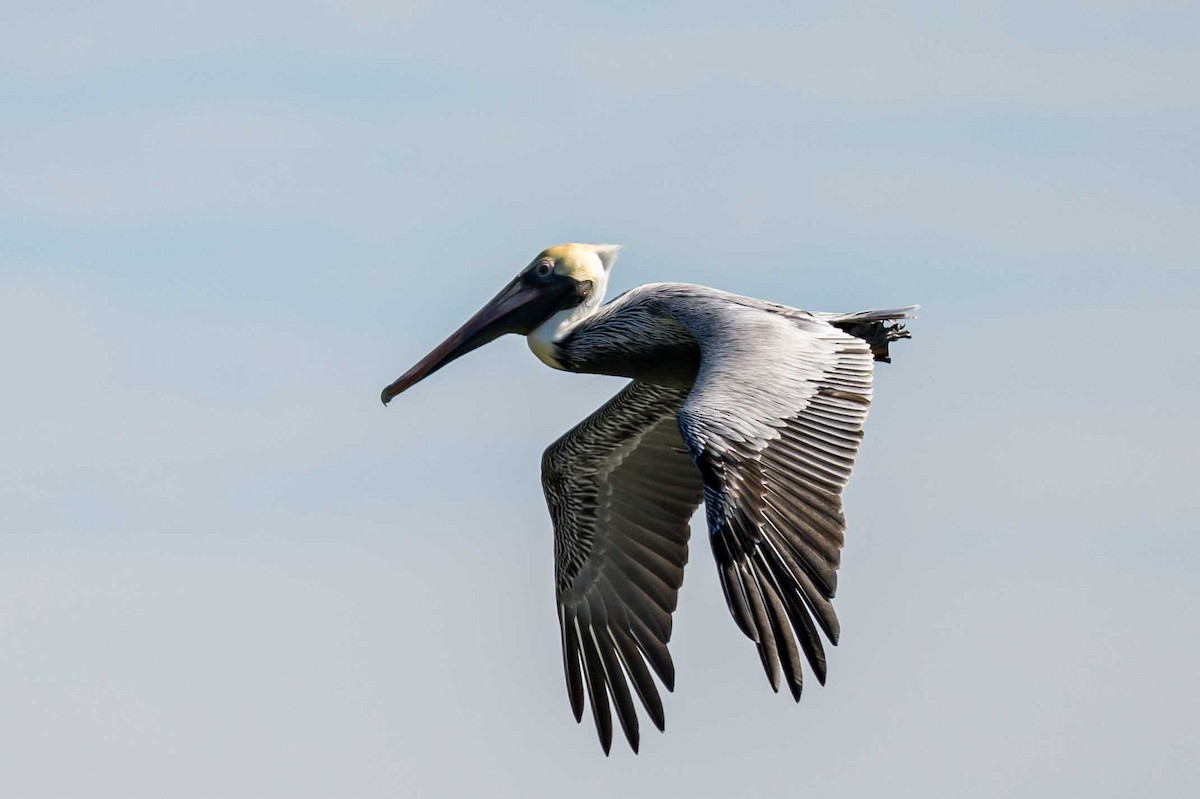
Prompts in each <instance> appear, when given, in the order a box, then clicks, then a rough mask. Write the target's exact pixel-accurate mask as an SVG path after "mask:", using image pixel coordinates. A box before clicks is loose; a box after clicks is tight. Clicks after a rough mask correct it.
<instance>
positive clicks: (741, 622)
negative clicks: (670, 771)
mask: <svg viewBox="0 0 1200 799" xmlns="http://www.w3.org/2000/svg"><path fill="white" fill-rule="evenodd" d="M619 249H620V247H619V246H618V245H608V244H562V245H559V246H557V247H551V248H549V249H547V250H544V251H542V252H541V253H540V254H539V255H538V256H537V257H536V258H534V259H533V261H532V262H531V263H530V264H529V265H528V266H527V267H525V268H524V269H523V270H521V272H520V273H519V274H518V275H517V276H516V277H515V278H513V280H512V281H511V282H510V283H509V284H508V285H507V286H505V287H504V288H503V289H502V290H501V291H500V293H499V294H497V295H496V296H495V297H494V298H493V299H492V301H491V302H489V303H488V304H487V305H485V306H484V307H483V308H482V309H480V311H479V312H478V313H476V314H475V315H474V316H472V317H471V318H470V319H469V320H468V321H467V322H466V323H465V324H464V325H463V326H462V327H461V328H459V329H458V330H457V331H455V332H454V333H453V334H451V336H450V337H449V338H448V339H446V340H445V341H444V342H443V343H442V344H440V345H438V346H437V347H436V348H435V349H434V350H433V351H432V352H430V353H429V355H427V356H425V358H423V359H422V360H421V361H420V362H419V363H417V364H416V365H415V366H413V367H412V368H411V369H409V370H408V371H407V372H405V373H404V374H403V375H402V376H401V377H400V378H399V379H397V380H396V381H395V382H394V383H392V384H391V385H389V386H388V387H387V388H385V389H384V390H383V394H382V399H383V402H384V404H385V405H386V404H387V403H388V402H389V401H390V400H391V399H392V398H394V397H395V396H396V395H398V394H400V393H401V392H403V391H405V390H406V389H408V388H410V387H412V386H413V385H414V384H416V383H418V382H419V381H421V380H423V379H424V378H426V377H428V376H429V375H431V374H433V373H434V372H436V371H437V370H438V369H441V368H442V367H443V366H445V365H446V364H448V363H450V362H451V361H453V360H455V359H456V358H459V357H460V356H462V355H464V354H466V353H468V352H470V351H471V350H474V349H476V348H478V347H481V346H483V345H484V344H487V343H488V342H490V341H492V340H494V339H496V338H498V337H499V336H501V335H504V334H505V333H519V334H521V335H523V336H525V337H526V340H527V341H528V344H529V348H530V349H531V350H533V352H534V354H535V355H537V357H538V358H539V359H540V360H541V361H543V362H544V363H546V364H547V365H549V366H551V367H553V368H555V369H563V370H566V371H568V372H584V373H592V374H605V375H615V376H620V377H627V378H630V379H631V380H630V382H629V384H628V385H626V386H625V387H624V388H623V389H622V390H621V391H620V392H618V393H617V395H616V396H615V397H613V398H612V399H611V400H609V401H608V402H607V403H605V404H604V405H603V406H602V407H601V408H600V409H599V410H597V411H596V412H595V413H593V414H592V415H591V416H589V417H587V418H586V419H584V420H583V421H582V422H580V423H579V424H578V425H576V426H575V428H574V429H572V430H570V431H569V432H567V433H566V434H565V435H564V436H562V437H561V438H560V439H558V440H557V441H555V442H554V443H553V444H551V445H550V447H549V448H548V449H547V450H546V452H545V454H544V455H543V457H542V488H543V490H544V492H545V495H546V503H547V505H548V506H549V508H550V516H551V519H552V520H553V524H554V566H555V592H556V598H557V602H558V621H559V627H560V629H561V635H562V654H563V668H564V670H565V672H566V682H567V694H568V696H569V698H570V703H571V710H572V712H573V713H574V715H575V720H576V721H577V722H578V721H580V720H581V719H582V717H583V708H584V704H585V701H586V702H587V703H588V704H590V706H591V715H592V717H593V719H594V720H595V724H596V730H597V732H598V734H599V736H600V743H601V746H602V747H603V748H604V752H605V754H608V752H609V749H610V747H611V745H612V735H613V724H612V714H613V710H614V709H615V712H616V716H617V720H618V721H619V723H620V725H621V728H622V730H623V731H624V733H625V737H626V738H627V739H628V741H629V745H630V747H631V748H632V749H633V751H635V752H636V751H637V749H638V742H639V732H638V713H637V708H636V705H635V702H634V699H633V695H634V694H636V695H637V697H638V699H640V700H641V705H642V707H643V708H644V709H645V713H646V715H647V716H648V717H649V718H650V720H651V721H652V722H653V723H654V725H655V726H656V727H657V728H658V729H659V730H662V729H663V728H664V716H663V705H662V699H661V697H660V696H659V692H658V688H657V686H656V684H655V680H654V676H657V678H658V680H659V682H661V683H662V685H664V686H665V687H666V689H667V690H668V691H670V690H673V689H674V684H675V667H674V664H673V662H672V660H671V655H670V653H669V652H668V651H667V643H668V641H669V640H670V638H671V614H672V613H673V612H674V610H675V604H676V597H677V594H678V592H679V587H680V585H681V584H682V583H683V568H684V564H685V563H686V562H687V555H688V551H687V546H688V536H689V532H690V529H689V520H690V519H691V517H692V514H693V512H695V510H696V508H697V507H698V506H699V504H700V502H701V501H703V502H704V506H705V515H706V519H707V522H708V534H709V543H710V544H711V545H712V552H713V557H714V559H715V560H716V566H717V577H718V579H719V580H720V583H721V589H722V591H723V592H724V594H725V601H726V603H727V605H728V606H729V612H730V613H731V614H732V615H733V619H734V621H735V622H736V624H737V626H738V627H739V628H740V629H741V631H742V632H743V633H744V634H745V635H746V637H747V638H749V639H750V640H751V641H753V642H754V645H755V646H756V647H757V649H758V654H759V657H760V658H761V660H762V665H763V668H764V670H765V671H766V674H767V678H768V679H769V680H770V683H771V687H772V688H773V689H774V690H775V691H776V692H778V690H779V685H780V682H781V681H782V682H783V683H784V684H786V685H787V687H788V689H789V690H790V692H791V694H792V696H793V697H794V698H795V699H796V701H799V699H800V692H801V688H802V686H803V683H804V675H803V669H802V667H801V662H802V660H807V662H808V665H809V667H810V668H811V669H812V673H813V675H814V676H815V677H816V679H817V681H818V682H820V683H822V684H824V682H825V669H826V664H825V650H824V646H823V644H822V641H821V633H823V634H824V636H825V638H826V639H827V640H828V641H829V642H830V643H831V644H837V641H838V634H839V626H838V619H837V615H836V614H835V613H834V609H833V605H832V604H831V600H832V599H833V595H834V591H835V589H836V587H837V570H838V565H839V562H840V559H841V549H842V541H843V532H844V530H845V526H846V522H845V517H844V516H843V514H842V500H841V491H842V488H843V487H844V486H845V485H846V481H847V480H848V479H849V477H850V471H851V468H852V467H853V465H854V458H855V455H856V453H857V451H858V445H859V441H860V440H861V439H862V428H863V422H864V420H865V419H866V416H867V408H868V407H869V405H870V404H871V371H872V367H873V365H874V362H875V361H889V360H890V358H889V357H888V345H889V343H891V342H893V341H896V340H898V339H901V338H909V334H908V331H906V330H905V329H904V326H903V325H902V324H898V323H896V320H900V319H911V318H913V317H912V316H911V312H912V311H913V310H915V309H916V307H917V306H909V307H906V308H896V309H892V310H884V311H862V312H859V313H844V314H843V313H816V312H810V311H801V310H797V309H795V308H789V307H787V306H784V305H778V304H776V303H771V302H764V301H762V300H756V299H751V298H749V297H741V296H737V295H735V294H729V293H726V292H723V291H718V290H716V289H711V288H706V287H704V286H694V285H688V284H682V283H653V284H648V285H644V286H639V287H637V288H635V289H632V290H631V291H629V292H627V293H625V294H622V295H621V296H619V297H617V298H616V299H614V300H612V301H611V302H609V303H607V304H603V299H604V292H605V289H606V287H607V285H608V278H609V274H610V273H611V271H612V267H613V263H614V262H615V261H616V259H617V251H618V250H619ZM889 323H891V324H889Z"/></svg>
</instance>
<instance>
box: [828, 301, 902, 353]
mask: <svg viewBox="0 0 1200 799" xmlns="http://www.w3.org/2000/svg"><path fill="white" fill-rule="evenodd" d="M919 307H920V306H919V305H909V306H908V307H905V308H892V309H889V310H886V311H859V312H858V313H848V314H821V316H822V317H823V318H824V319H825V320H826V321H827V322H829V324H831V325H833V326H834V327H838V328H841V329H842V330H845V331H846V332H847V333H849V334H850V335H852V336H857V337H858V338H861V339H862V340H863V341H865V342H867V344H869V345H870V347H871V354H872V355H874V356H875V360H877V361H883V362H885V363H891V362H892V358H891V355H890V354H889V353H888V345H889V344H891V343H892V342H893V341H899V340H900V339H902V338H912V334H911V333H909V332H908V331H907V330H905V329H904V325H901V324H893V325H886V324H884V322H891V321H894V320H896V319H916V318H917V317H916V316H914V315H913V313H912V312H913V311H915V310H917V308H919Z"/></svg>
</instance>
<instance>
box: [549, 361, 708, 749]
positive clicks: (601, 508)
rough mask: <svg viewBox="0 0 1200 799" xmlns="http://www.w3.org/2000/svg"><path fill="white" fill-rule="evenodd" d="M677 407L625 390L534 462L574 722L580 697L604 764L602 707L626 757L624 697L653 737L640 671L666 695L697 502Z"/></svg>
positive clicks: (631, 718) (652, 394) (658, 715)
mask: <svg viewBox="0 0 1200 799" xmlns="http://www.w3.org/2000/svg"><path fill="white" fill-rule="evenodd" d="M686 395H687V391H686V390H685V389H678V388H665V387H662V386H654V385H649V384H646V383H639V382H636V381H635V382H632V383H630V384H629V385H628V386H627V387H626V388H625V389H623V390H622V391H621V392H620V393H618V394H617V395H616V396H615V397H613V399H611V400H610V401H609V402H608V403H606V404H605V405H604V406H603V407H601V408H600V409H599V410H598V411H596V412H595V413H594V414H592V415H591V416H589V417H588V418H587V419H585V420H584V421H583V422H581V423H580V424H579V425H577V426H576V427H575V428H574V429H572V430H571V431H570V432H568V433H567V434H566V435H564V436H563V437H562V438H560V439H559V440H558V441H556V442H555V443H554V444H552V445H551V446H550V447H549V448H548V449H547V450H546V453H545V455H544V456H543V458H542V487H543V489H544V491H545V494H546V503H547V505H549V508H550V515H551V518H552V519H553V521H554V564H555V583H556V585H555V587H556V595H557V599H558V618H559V626H560V628H561V633H562V647H563V668H564V670H565V672H566V678H567V691H568V694H569V696H570V700H571V709H572V711H573V712H574V714H575V719H576V721H579V720H580V719H581V718H582V715H583V704H584V694H585V692H586V694H587V697H588V700H589V702H590V704H591V708H592V716H593V717H594V719H595V722H596V729H597V732H598V733H599V735H600V742H601V745H602V746H603V747H604V751H605V753H607V752H608V751H609V748H610V746H611V743H612V716H611V711H610V707H609V699H610V698H611V700H612V703H613V705H614V706H615V708H616V712H617V718H618V720H619V721H620V723H621V727H622V729H623V730H624V731H625V736H626V738H627V739H628V740H629V744H630V746H631V747H632V748H633V750H634V751H635V752H636V751H637V749H638V741H639V733H638V719H637V712H636V708H635V705H634V702H633V699H632V696H631V694H630V685H632V687H633V690H634V692H636V693H637V695H638V696H639V698H640V699H641V702H642V705H643V706H644V707H645V709H646V712H647V714H648V715H649V716H650V718H651V719H652V720H653V722H654V724H655V726H657V727H658V728H659V729H660V730H661V729H663V725H664V717H663V708H662V700H661V698H660V697H659V694H658V689H657V687H656V686H655V683H654V679H653V677H652V676H651V673H650V669H653V671H654V673H656V674H657V675H658V678H659V679H660V680H661V681H662V683H663V684H664V685H665V686H666V687H667V690H671V689H672V688H673V687H674V682H675V672H674V665H673V664H672V662H671V656H670V653H669V652H668V651H667V643H668V641H669V640H670V638H671V614H672V612H673V611H674V610H675V604H676V597H677V594H678V591H679V587H680V585H681V584H682V583H683V568H684V565H685V564H686V563H687V542H688V535H689V524H688V523H689V520H690V519H691V516H692V514H693V512H694V511H695V510H696V507H697V506H698V505H699V504H700V499H701V492H702V490H703V489H702V485H701V480H700V475H699V472H698V471H697V469H696V466H695V464H694V463H693V461H692V457H691V455H690V454H689V452H688V450H687V448H686V447H685V446H684V442H683V440H682V438H681V437H680V432H679V426H678V423H677V421H676V416H675V414H676V411H677V410H678V409H679V407H680V405H681V404H682V403H683V401H684V399H685V397H686ZM647 664H648V665H649V668H648V667H647Z"/></svg>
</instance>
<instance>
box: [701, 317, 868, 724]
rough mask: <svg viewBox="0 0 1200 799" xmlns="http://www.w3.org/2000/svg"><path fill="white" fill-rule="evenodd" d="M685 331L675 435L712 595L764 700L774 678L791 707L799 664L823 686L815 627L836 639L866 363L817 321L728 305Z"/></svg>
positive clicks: (863, 350)
mask: <svg viewBox="0 0 1200 799" xmlns="http://www.w3.org/2000/svg"><path fill="white" fill-rule="evenodd" d="M691 327H692V329H693V332H694V333H695V334H696V338H697V340H698V342H699V344H700V348H701V366H700V372H699V374H698V375H697V378H696V383H695V386H694V388H693V391H692V393H691V395H690V396H689V398H688V399H687V401H686V402H685V403H684V405H683V406H682V407H681V409H680V411H679V414H678V417H679V426H680V429H681V431H682V434H683V438H684V440H685V442H686V443H687V445H688V447H689V449H690V450H691V453H692V456H693V457H694V458H695V462H696V465H697V466H698V467H699V470H700V472H701V475H702V476H703V480H704V500H705V505H706V513H707V521H708V529H709V540H710V543H711V545H712V549H713V555H714V557H715V559H716V561H717V569H718V575H719V577H720V581H721V587H722V589H723V591H724V594H725V599H726V603H727V604H728V606H729V610H730V612H731V613H732V614H733V617H734V620H735V621H736V622H737V624H738V626H739V627H740V628H741V629H742V631H743V632H744V633H745V634H746V635H747V636H748V637H749V638H750V639H751V640H753V641H754V642H755V644H756V646H757V648H758V652H759V656H760V658H761V659H762V663H763V668H764V670H765V671H766V673H767V677H768V679H769V680H770V681H771V685H772V687H773V688H774V689H775V690H776V691H778V690H779V682H780V676H781V675H780V670H781V669H782V672H783V676H784V677H785V678H786V680H787V684H788V687H789V689H790V690H791V693H792V695H793V697H795V699H796V700H797V701H798V700H799V698H800V692H801V688H802V686H803V675H802V671H801V659H800V652H801V651H802V652H803V653H804V656H805V657H806V658H807V660H808V662H809V664H810V665H811V667H812V669H813V672H814V673H815V674H816V677H817V679H818V681H820V682H821V683H824V682H825V652H824V647H823V645H822V643H821V638H820V636H819V635H818V633H817V629H816V625H819V626H820V627H821V629H822V630H824V632H825V635H826V637H828V639H829V640H830V642H832V643H834V644H836V643H837V639H838V633H839V627H838V621H837V616H836V614H835V613H834V610H833V605H832V604H831V603H830V600H831V599H832V598H833V595H834V592H835V590H836V588H837V569H838V565H839V563H840V559H841V548H842V542H843V533H844V530H845V526H846V523H845V517H844V516H843V514H842V500H841V491H842V488H843V487H844V486H845V485H846V482H847V480H848V478H849V477H850V471H851V468H852V467H853V464H854V458H855V455H856V453H857V451H858V445H859V441H860V440H861V438H862V427H863V422H864V421H865V419H866V415H867V409H868V407H869V406H870V402H871V369H872V355H871V351H870V348H869V347H868V346H867V344H866V343H865V342H863V341H861V340H860V339H857V338H855V337H853V336H851V335H849V334H847V333H845V332H843V331H841V330H839V329H837V328H835V327H833V326H832V325H830V324H827V323H826V322H825V321H823V320H820V319H817V318H814V317H811V316H807V315H805V316H799V315H798V316H796V317H793V318H786V317H784V316H780V315H774V314H769V313H766V312H764V311H762V310H757V309H753V308H748V307H739V306H737V305H734V304H727V305H725V306H724V308H723V309H722V310H721V311H720V312H719V313H717V314H710V315H709V316H708V318H707V321H706V322H704V323H701V322H696V321H693V323H692V324H691ZM814 618H815V622H816V625H814ZM797 642H798V643H799V649H798V648H797Z"/></svg>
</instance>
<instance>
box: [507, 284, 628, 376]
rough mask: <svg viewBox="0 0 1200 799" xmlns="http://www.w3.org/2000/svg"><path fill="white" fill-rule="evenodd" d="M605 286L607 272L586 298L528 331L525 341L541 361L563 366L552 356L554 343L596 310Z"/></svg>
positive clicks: (557, 367) (602, 299)
mask: <svg viewBox="0 0 1200 799" xmlns="http://www.w3.org/2000/svg"><path fill="white" fill-rule="evenodd" d="M606 288H608V274H607V273H605V274H604V276H603V277H602V278H600V280H598V281H597V282H596V286H595V288H593V289H592V293H591V295H590V296H589V297H588V298H587V299H586V300H584V301H583V302H581V303H579V304H578V305H576V306H575V307H574V308H564V309H562V310H561V311H558V312H557V313H555V314H554V315H553V316H551V317H550V318H549V319H547V320H546V321H545V322H542V323H541V324H540V325H538V326H537V327H535V328H534V329H533V330H531V331H530V332H529V335H528V336H526V337H525V341H526V343H528V344H529V349H531V350H533V354H534V355H536V356H537V357H538V359H539V360H541V362H542V363H544V364H546V365H547V366H551V367H553V368H555V369H562V368H563V367H562V364H561V363H559V362H558V359H557V358H555V357H554V350H555V345H556V344H557V343H558V342H560V341H562V340H563V339H564V338H566V335H567V334H568V333H570V332H571V330H572V329H573V328H574V327H575V326H576V325H578V324H579V323H580V322H582V321H583V320H584V319H587V318H588V317H589V316H591V315H592V314H594V313H595V312H596V309H597V308H599V307H600V303H602V302H604V290H605V289H606Z"/></svg>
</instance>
